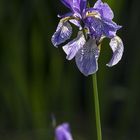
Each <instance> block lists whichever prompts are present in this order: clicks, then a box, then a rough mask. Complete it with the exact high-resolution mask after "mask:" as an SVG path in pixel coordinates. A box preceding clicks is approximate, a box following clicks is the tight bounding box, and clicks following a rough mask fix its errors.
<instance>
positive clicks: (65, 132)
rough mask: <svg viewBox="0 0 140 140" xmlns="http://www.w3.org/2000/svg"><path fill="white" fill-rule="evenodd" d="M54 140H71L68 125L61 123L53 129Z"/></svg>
mask: <svg viewBox="0 0 140 140" xmlns="http://www.w3.org/2000/svg"><path fill="white" fill-rule="evenodd" d="M55 137H56V140H73V138H72V135H71V133H70V128H69V124H68V123H63V124H61V125H59V126H58V127H57V128H56V129H55Z"/></svg>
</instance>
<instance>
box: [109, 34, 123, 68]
mask: <svg viewBox="0 0 140 140" xmlns="http://www.w3.org/2000/svg"><path fill="white" fill-rule="evenodd" d="M109 45H110V47H111V49H112V51H113V56H112V58H111V60H110V62H109V63H108V64H107V66H108V67H112V66H114V65H116V64H117V63H118V62H119V61H120V60H121V58H122V55H123V51H124V46H123V42H122V40H121V38H120V37H118V36H115V37H114V38H112V39H111V41H110V44H109Z"/></svg>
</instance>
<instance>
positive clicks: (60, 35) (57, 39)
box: [51, 20, 72, 47]
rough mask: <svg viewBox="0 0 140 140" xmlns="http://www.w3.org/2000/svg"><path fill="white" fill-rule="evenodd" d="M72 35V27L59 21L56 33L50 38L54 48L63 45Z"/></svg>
mask: <svg viewBox="0 0 140 140" xmlns="http://www.w3.org/2000/svg"><path fill="white" fill-rule="evenodd" d="M71 34H72V27H71V25H70V24H69V23H68V22H63V21H62V20H60V22H59V24H58V26H57V29H56V32H55V33H54V34H53V36H52V39H51V41H52V43H53V45H54V46H55V47H57V46H58V45H60V44H61V43H64V42H65V41H66V40H68V39H69V38H70V37H71Z"/></svg>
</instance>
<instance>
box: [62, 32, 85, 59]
mask: <svg viewBox="0 0 140 140" xmlns="http://www.w3.org/2000/svg"><path fill="white" fill-rule="evenodd" d="M85 42H86V40H85V38H84V35H83V32H82V31H79V32H78V35H77V37H76V38H75V39H73V40H72V41H70V42H69V43H68V44H66V45H65V46H63V50H64V52H65V53H66V54H67V57H66V58H67V59H68V60H71V59H73V57H74V56H75V55H76V53H77V52H78V51H79V49H80V48H82V47H83V46H84V44H85Z"/></svg>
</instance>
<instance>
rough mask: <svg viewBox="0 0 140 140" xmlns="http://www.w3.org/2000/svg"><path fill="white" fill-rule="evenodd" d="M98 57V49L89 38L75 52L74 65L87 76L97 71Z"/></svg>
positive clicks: (94, 42)
mask: <svg viewBox="0 0 140 140" xmlns="http://www.w3.org/2000/svg"><path fill="white" fill-rule="evenodd" d="M98 57H99V48H98V47H97V45H96V41H95V40H93V39H91V38H90V39H89V40H88V42H87V43H86V44H85V45H84V47H82V48H81V49H80V50H79V51H78V52H77V54H76V56H75V60H76V65H77V67H78V68H79V70H80V71H81V72H82V73H83V74H84V75H85V76H88V75H90V74H93V73H95V72H96V71H97V70H98V62H97V60H98Z"/></svg>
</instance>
